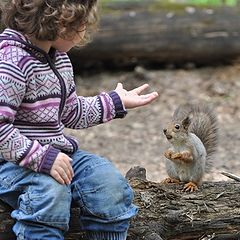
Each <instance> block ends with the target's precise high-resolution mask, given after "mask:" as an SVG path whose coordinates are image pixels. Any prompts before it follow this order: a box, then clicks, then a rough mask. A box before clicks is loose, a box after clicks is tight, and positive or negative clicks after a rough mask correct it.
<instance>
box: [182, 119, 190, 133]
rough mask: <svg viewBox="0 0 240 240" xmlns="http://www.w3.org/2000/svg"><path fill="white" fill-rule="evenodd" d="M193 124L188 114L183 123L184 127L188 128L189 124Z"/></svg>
mask: <svg viewBox="0 0 240 240" xmlns="http://www.w3.org/2000/svg"><path fill="white" fill-rule="evenodd" d="M190 124H191V119H190V117H189V116H187V117H186V118H185V119H183V121H182V125H183V128H184V129H186V130H187V129H188V127H189V125H190Z"/></svg>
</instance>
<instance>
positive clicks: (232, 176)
mask: <svg viewBox="0 0 240 240" xmlns="http://www.w3.org/2000/svg"><path fill="white" fill-rule="evenodd" d="M221 174H222V175H224V176H226V177H229V178H231V179H234V180H235V181H238V182H240V177H239V176H237V175H235V174H232V173H229V172H221Z"/></svg>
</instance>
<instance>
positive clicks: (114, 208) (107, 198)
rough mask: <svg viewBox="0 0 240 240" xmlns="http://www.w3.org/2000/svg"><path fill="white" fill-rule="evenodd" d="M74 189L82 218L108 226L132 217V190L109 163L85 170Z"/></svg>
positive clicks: (133, 213)
mask: <svg viewBox="0 0 240 240" xmlns="http://www.w3.org/2000/svg"><path fill="white" fill-rule="evenodd" d="M86 171H88V173H87V172H86ZM75 187H76V192H77V194H78V196H77V198H78V199H77V200H78V202H79V203H80V205H81V207H82V208H83V211H84V215H91V216H92V217H97V218H101V220H102V221H106V222H110V221H120V220H126V219H129V218H131V217H132V216H133V215H135V213H136V207H135V206H134V205H133V204H132V201H133V190H132V188H131V187H130V185H129V184H128V182H127V181H126V179H125V178H124V177H123V176H122V175H121V174H120V173H119V171H118V170H117V169H115V168H114V167H113V165H112V164H110V163H109V164H104V165H100V166H95V167H94V168H93V167H91V166H89V167H88V169H85V177H84V178H82V179H79V181H78V182H76V184H75ZM75 195H76V193H74V196H75Z"/></svg>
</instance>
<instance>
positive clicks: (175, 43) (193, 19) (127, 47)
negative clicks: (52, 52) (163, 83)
mask: <svg viewBox="0 0 240 240" xmlns="http://www.w3.org/2000/svg"><path fill="white" fill-rule="evenodd" d="M114 2H116V3H115V4H116V5H117V3H118V2H119V1H112V2H111V3H112V5H111V6H112V8H111V9H110V10H109V11H105V12H103V14H102V15H101V18H100V25H99V31H98V32H97V33H96V34H95V35H94V36H93V41H92V42H91V43H90V44H88V45H87V46H85V47H83V48H74V49H72V50H71V51H70V57H71V60H72V62H73V65H74V69H75V71H76V72H78V71H80V70H81V68H83V67H89V68H91V67H93V68H94V67H96V66H98V65H99V66H107V67H111V66H113V67H114V66H129V65H130V66H131V65H133V66H134V65H137V64H146V63H156V64H158V65H159V64H170V63H171V64H176V65H178V64H179V65H183V64H184V63H185V64H186V63H195V64H196V65H203V64H204V65H206V64H216V63H219V62H225V63H226V62H230V61H233V59H235V58H238V56H239V54H240V42H239V36H240V15H239V7H238V6H236V7H226V6H220V7H212V6H204V7H203V6H193V5H192V6H191V5H181V4H180V5H179V4H178V5H176V3H175V5H174V3H168V4H167V5H164V4H163V5H160V6H158V7H154V6H155V5H154V3H153V2H154V1H149V3H146V2H145V1H143V2H144V7H142V8H140V10H139V2H138V1H137V2H138V5H135V6H134V2H131V5H130V6H129V4H130V3H129V4H128V5H127V6H125V5H124V4H123V3H122V5H123V6H121V7H119V4H118V5H117V6H115V8H114V5H115V4H114ZM122 2H125V4H126V2H127V1H122ZM135 2H136V1H135ZM164 3H165V2H164ZM136 4H137V3H136ZM116 9H117V10H116Z"/></svg>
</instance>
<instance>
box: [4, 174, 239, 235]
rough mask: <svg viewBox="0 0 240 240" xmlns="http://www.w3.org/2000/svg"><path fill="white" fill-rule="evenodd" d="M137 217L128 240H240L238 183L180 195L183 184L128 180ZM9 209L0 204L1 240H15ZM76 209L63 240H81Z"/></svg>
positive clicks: (213, 185) (212, 185)
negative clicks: (132, 191)
mask: <svg viewBox="0 0 240 240" xmlns="http://www.w3.org/2000/svg"><path fill="white" fill-rule="evenodd" d="M129 182H130V184H131V186H132V187H133V189H134V192H135V204H136V205H138V206H139V213H138V215H137V216H136V217H135V218H134V219H132V221H131V226H130V229H129V235H128V238H127V240H161V239H162V240H194V239H202V240H210V239H214V240H220V239H221V240H223V239H225V240H226V239H229V240H234V239H236V240H237V239H240V201H239V195H240V183H239V182H232V181H229V182H210V183H204V184H203V185H202V187H201V188H200V190H199V191H197V192H194V193H185V192H182V188H183V185H182V184H180V185H177V184H170V185H164V184H161V183H156V182H151V181H147V180H146V179H144V177H142V178H139V177H132V178H130V179H129ZM10 212H11V209H10V208H9V207H8V206H6V205H5V204H3V203H0V239H1V240H13V239H15V238H14V236H13V234H12V233H11V228H12V226H13V224H14V221H13V219H11V217H10ZM79 214H80V211H79V209H78V208H77V207H76V206H73V207H72V214H71V222H70V230H69V232H68V234H66V236H65V239H66V240H78V239H79V240H84V235H83V233H81V232H79V225H78V216H79Z"/></svg>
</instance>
